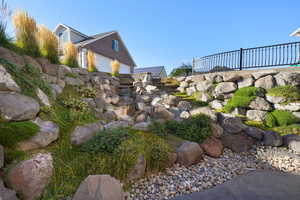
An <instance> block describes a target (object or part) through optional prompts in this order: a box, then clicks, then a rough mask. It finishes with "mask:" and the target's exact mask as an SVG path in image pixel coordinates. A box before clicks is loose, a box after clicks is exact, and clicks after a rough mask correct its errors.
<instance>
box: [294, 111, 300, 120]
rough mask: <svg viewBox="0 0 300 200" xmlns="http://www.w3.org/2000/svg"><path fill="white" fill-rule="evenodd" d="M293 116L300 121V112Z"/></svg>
mask: <svg viewBox="0 0 300 200" xmlns="http://www.w3.org/2000/svg"><path fill="white" fill-rule="evenodd" d="M293 115H294V116H295V117H296V118H297V119H298V120H300V112H293Z"/></svg>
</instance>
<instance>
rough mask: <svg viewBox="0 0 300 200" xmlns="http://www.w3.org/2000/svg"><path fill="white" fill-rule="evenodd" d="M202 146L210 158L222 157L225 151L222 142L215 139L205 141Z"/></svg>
mask: <svg viewBox="0 0 300 200" xmlns="http://www.w3.org/2000/svg"><path fill="white" fill-rule="evenodd" d="M200 146H201V148H202V149H203V150H204V152H205V153H206V154H207V155H208V156H211V157H214V158H218V157H220V156H221V155H222V153H223V149H224V147H223V144H222V142H221V141H220V140H218V139H216V138H214V137H210V138H207V139H205V140H204V142H203V143H201V144H200Z"/></svg>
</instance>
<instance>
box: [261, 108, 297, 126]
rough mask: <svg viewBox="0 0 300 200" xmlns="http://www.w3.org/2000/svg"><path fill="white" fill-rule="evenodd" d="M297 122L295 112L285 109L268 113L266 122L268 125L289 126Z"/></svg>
mask: <svg viewBox="0 0 300 200" xmlns="http://www.w3.org/2000/svg"><path fill="white" fill-rule="evenodd" d="M296 122H297V119H296V117H295V116H294V115H293V113H291V112H289V111H285V110H274V111H273V112H270V113H268V115H267V117H266V121H265V124H266V126H268V127H271V128H273V127H276V126H287V125H291V124H294V123H296Z"/></svg>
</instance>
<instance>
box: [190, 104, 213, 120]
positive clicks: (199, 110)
mask: <svg viewBox="0 0 300 200" xmlns="http://www.w3.org/2000/svg"><path fill="white" fill-rule="evenodd" d="M190 114H191V116H194V115H199V114H204V115H207V116H209V117H210V118H211V119H212V120H213V121H217V120H218V116H217V113H216V112H215V111H213V110H212V109H211V108H210V107H208V106H205V107H199V108H195V109H192V110H191V111H190Z"/></svg>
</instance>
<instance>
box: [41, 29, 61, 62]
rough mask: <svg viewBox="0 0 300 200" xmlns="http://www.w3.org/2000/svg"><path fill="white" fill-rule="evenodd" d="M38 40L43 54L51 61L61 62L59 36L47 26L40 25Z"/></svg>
mask: <svg viewBox="0 0 300 200" xmlns="http://www.w3.org/2000/svg"><path fill="white" fill-rule="evenodd" d="M38 42H39V48H40V52H41V55H42V56H44V57H45V58H47V59H48V60H49V61H50V62H52V63H54V64H57V63H59V58H58V40H57V37H56V36H55V35H54V34H53V32H52V31H50V30H49V29H48V28H46V27H45V26H39V27H38Z"/></svg>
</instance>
